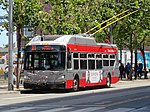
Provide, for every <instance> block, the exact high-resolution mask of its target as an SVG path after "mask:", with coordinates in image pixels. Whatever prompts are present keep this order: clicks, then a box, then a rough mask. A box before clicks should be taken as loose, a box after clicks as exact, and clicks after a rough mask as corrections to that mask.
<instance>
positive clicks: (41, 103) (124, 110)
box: [0, 80, 150, 112]
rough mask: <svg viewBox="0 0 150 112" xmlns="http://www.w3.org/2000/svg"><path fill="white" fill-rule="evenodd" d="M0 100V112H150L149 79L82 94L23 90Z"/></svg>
mask: <svg viewBox="0 0 150 112" xmlns="http://www.w3.org/2000/svg"><path fill="white" fill-rule="evenodd" d="M0 97H1V101H0V112H27V111H28V112H150V80H147V81H132V82H126V83H124V82H119V83H118V84H116V85H113V86H112V88H88V89H84V90H82V91H79V92H69V91H67V92H66V91H51V92H50V91H30V90H24V91H22V94H16V95H15V94H13V95H11V94H9V95H1V96H0Z"/></svg>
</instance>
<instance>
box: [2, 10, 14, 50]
mask: <svg viewBox="0 0 150 112" xmlns="http://www.w3.org/2000/svg"><path fill="white" fill-rule="evenodd" d="M5 14H6V12H5V11H4V10H2V9H1V8H0V16H4V15H5ZM0 22H2V20H0ZM0 29H2V27H0ZM6 33H7V31H6V30H4V31H3V32H1V34H0V47H4V45H6V44H8V36H7V35H6ZM14 42H16V36H15V34H14V35H13V43H14Z"/></svg>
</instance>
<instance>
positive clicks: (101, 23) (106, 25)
mask: <svg viewBox="0 0 150 112" xmlns="http://www.w3.org/2000/svg"><path fill="white" fill-rule="evenodd" d="M129 11H130V10H126V11H123V12H122V13H119V14H117V15H116V16H113V17H112V18H109V19H108V20H106V21H104V22H102V23H100V24H98V25H97V26H95V27H93V28H92V29H90V30H89V31H87V32H85V33H84V35H86V34H88V33H89V32H90V31H92V30H94V29H95V28H97V27H99V26H101V25H102V24H104V23H106V22H108V21H110V20H112V19H114V18H116V17H118V16H120V15H122V14H124V13H126V12H128V14H126V15H124V16H122V17H120V18H118V19H117V20H115V21H113V22H110V23H109V24H108V25H106V26H104V27H102V28H100V29H99V30H97V31H95V32H94V33H92V34H91V35H90V36H93V35H95V34H96V33H98V32H100V31H101V30H103V29H104V28H106V27H108V26H110V25H111V24H113V23H115V22H117V21H119V20H121V19H123V18H125V17H127V16H129V15H131V14H134V13H136V12H137V11H138V10H135V11H133V12H130V13H129Z"/></svg>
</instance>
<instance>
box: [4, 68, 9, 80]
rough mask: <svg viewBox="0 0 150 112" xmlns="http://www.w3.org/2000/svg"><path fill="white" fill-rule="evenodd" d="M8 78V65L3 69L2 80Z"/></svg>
mask: <svg viewBox="0 0 150 112" xmlns="http://www.w3.org/2000/svg"><path fill="white" fill-rule="evenodd" d="M7 77H8V65H7V66H6V67H5V70H4V80H6V79H7Z"/></svg>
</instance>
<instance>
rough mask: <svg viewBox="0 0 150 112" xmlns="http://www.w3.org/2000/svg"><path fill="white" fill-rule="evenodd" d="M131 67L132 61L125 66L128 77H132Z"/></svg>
mask: <svg viewBox="0 0 150 112" xmlns="http://www.w3.org/2000/svg"><path fill="white" fill-rule="evenodd" d="M130 69H131V65H130V63H127V65H126V66H125V71H126V74H127V79H130Z"/></svg>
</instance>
